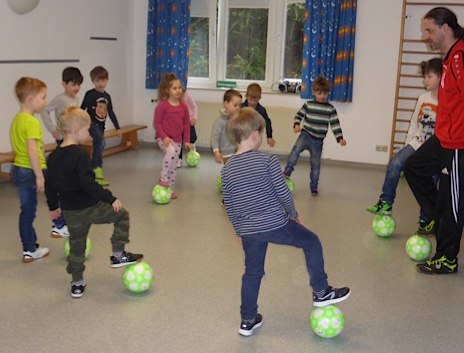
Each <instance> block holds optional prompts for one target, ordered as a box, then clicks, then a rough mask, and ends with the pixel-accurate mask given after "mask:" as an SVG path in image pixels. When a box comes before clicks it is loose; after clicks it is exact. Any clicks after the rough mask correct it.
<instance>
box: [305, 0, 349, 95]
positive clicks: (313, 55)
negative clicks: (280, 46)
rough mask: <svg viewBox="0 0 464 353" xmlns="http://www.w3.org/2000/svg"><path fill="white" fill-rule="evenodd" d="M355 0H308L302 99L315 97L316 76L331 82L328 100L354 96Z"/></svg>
mask: <svg viewBox="0 0 464 353" xmlns="http://www.w3.org/2000/svg"><path fill="white" fill-rule="evenodd" d="M355 28H356V0H330V1H326V0H306V11H305V29H304V39H303V43H304V44H303V63H302V65H303V71H302V81H303V82H302V87H301V98H305V99H308V98H311V97H312V92H311V91H312V83H313V81H314V79H315V78H316V77H317V76H319V75H323V76H324V77H326V78H327V79H328V80H329V82H330V83H331V84H332V90H331V92H330V96H329V99H330V100H333V101H338V102H351V101H352V97H353V67H354V42H355Z"/></svg>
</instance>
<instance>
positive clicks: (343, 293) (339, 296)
mask: <svg viewBox="0 0 464 353" xmlns="http://www.w3.org/2000/svg"><path fill="white" fill-rule="evenodd" d="M350 294H351V291H350V289H349V288H348V287H343V288H332V287H330V286H329V287H327V288H326V290H325V292H324V294H322V295H318V294H317V293H316V292H313V306H316V307H322V306H329V305H331V304H335V303H339V302H342V301H344V300H345V299H347V298H348V297H349V296H350Z"/></svg>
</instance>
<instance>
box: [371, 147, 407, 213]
mask: <svg viewBox="0 0 464 353" xmlns="http://www.w3.org/2000/svg"><path fill="white" fill-rule="evenodd" d="M414 152H416V150H415V149H414V147H412V146H411V145H409V144H408V145H406V146H404V147H403V148H402V149H400V150H399V151H398V153H397V154H396V155H395V156H394V157H393V158H392V159H391V161H390V163H389V164H388V169H387V173H386V174H385V181H384V182H383V187H382V195H380V199H381V200H383V201H386V202H388V203H389V204H390V205H393V202H395V197H396V188H397V187H398V182H399V181H400V176H401V172H402V170H403V166H404V164H405V163H406V161H407V160H408V158H409V157H411V156H412V155H413V154H414Z"/></svg>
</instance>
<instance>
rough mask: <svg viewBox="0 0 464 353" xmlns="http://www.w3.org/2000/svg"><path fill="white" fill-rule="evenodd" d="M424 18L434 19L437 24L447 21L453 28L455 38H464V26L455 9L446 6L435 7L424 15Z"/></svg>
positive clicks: (440, 24) (441, 24)
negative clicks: (459, 21)
mask: <svg viewBox="0 0 464 353" xmlns="http://www.w3.org/2000/svg"><path fill="white" fill-rule="evenodd" d="M424 19H430V20H433V22H434V23H435V24H436V25H437V26H443V25H444V24H445V23H446V24H447V25H448V26H449V28H451V29H452V30H453V34H454V38H456V39H461V38H464V28H462V27H461V26H460V25H459V23H458V19H457V17H456V15H455V13H454V12H453V11H451V10H450V9H448V8H446V7H435V8H433V9H432V10H430V11H429V12H427V13H426V14H425V16H424Z"/></svg>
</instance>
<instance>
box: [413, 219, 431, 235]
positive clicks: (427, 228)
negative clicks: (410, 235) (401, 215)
mask: <svg viewBox="0 0 464 353" xmlns="http://www.w3.org/2000/svg"><path fill="white" fill-rule="evenodd" d="M434 234H435V221H434V220H431V221H430V222H427V221H424V220H422V219H420V220H419V228H418V229H417V231H416V235H418V236H420V237H429V236H431V235H434Z"/></svg>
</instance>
